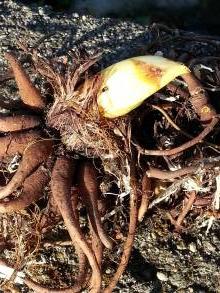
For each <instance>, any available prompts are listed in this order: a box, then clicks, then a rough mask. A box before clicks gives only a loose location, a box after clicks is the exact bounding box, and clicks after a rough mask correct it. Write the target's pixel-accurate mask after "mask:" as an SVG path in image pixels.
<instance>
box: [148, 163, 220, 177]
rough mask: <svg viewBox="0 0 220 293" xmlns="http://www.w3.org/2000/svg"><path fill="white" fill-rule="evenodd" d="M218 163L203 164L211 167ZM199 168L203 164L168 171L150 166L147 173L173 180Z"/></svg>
mask: <svg viewBox="0 0 220 293" xmlns="http://www.w3.org/2000/svg"><path fill="white" fill-rule="evenodd" d="M217 164H218V162H213V163H207V164H204V166H202V169H209V168H212V167H214V166H216V165H217ZM199 168H201V166H199V165H198V164H197V165H193V166H189V167H184V168H181V169H179V170H176V171H168V170H166V171H165V170H160V169H157V168H153V167H150V168H149V170H147V171H146V173H147V175H148V177H151V178H157V179H161V180H172V179H174V178H177V177H181V176H184V175H189V174H192V173H195V172H196V171H197V170H198V169H199Z"/></svg>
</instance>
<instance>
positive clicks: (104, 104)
mask: <svg viewBox="0 0 220 293" xmlns="http://www.w3.org/2000/svg"><path fill="white" fill-rule="evenodd" d="M189 72H190V70H189V69H188V68H187V67H186V66H185V65H183V64H181V63H178V62H174V61H171V60H169V59H166V58H163V57H160V56H151V55H148V56H140V57H134V58H130V59H126V60H123V61H120V62H118V63H116V64H113V65H111V66H110V67H108V68H106V69H104V70H103V71H102V72H101V74H102V78H103V82H102V85H101V88H100V91H99V93H98V97H97V102H98V106H99V110H100V113H101V114H102V115H103V116H104V117H106V118H116V117H119V116H122V115H125V114H127V113H129V112H130V111H132V110H133V109H135V108H137V107H138V106H139V105H140V104H141V103H142V102H143V101H144V100H145V99H147V98H148V97H150V96H151V95H152V94H154V93H155V92H157V91H158V90H160V89H161V88H162V87H164V86H165V85H167V84H168V83H169V82H170V81H172V80H173V79H175V78H176V77H177V76H180V75H182V74H186V73H189Z"/></svg>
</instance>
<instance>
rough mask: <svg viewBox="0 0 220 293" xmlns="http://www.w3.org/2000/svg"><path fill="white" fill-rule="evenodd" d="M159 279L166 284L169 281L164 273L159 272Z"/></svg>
mask: <svg viewBox="0 0 220 293" xmlns="http://www.w3.org/2000/svg"><path fill="white" fill-rule="evenodd" d="M157 279H158V280H160V281H162V282H166V281H167V280H168V277H167V275H165V274H164V273H162V272H157Z"/></svg>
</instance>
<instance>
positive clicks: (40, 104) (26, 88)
mask: <svg viewBox="0 0 220 293" xmlns="http://www.w3.org/2000/svg"><path fill="white" fill-rule="evenodd" d="M5 58H6V59H7V60H8V62H9V63H10V65H11V67H12V70H13V73H14V77H15V80H16V83H17V86H18V88H19V92H20V96H21V99H22V101H23V102H24V104H25V105H27V106H29V107H30V108H32V109H33V110H42V109H43V108H44V107H45V102H44V100H43V98H42V97H41V94H40V91H39V90H38V89H37V88H36V87H35V86H34V85H33V84H32V82H31V80H30V78H29V76H28V75H27V74H26V72H25V71H24V69H23V68H22V66H21V64H20V63H19V61H18V60H17V59H16V57H15V56H14V55H13V54H12V53H6V54H5Z"/></svg>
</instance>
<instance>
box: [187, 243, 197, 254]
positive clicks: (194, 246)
mask: <svg viewBox="0 0 220 293" xmlns="http://www.w3.org/2000/svg"><path fill="white" fill-rule="evenodd" d="M189 250H190V251H191V252H193V253H194V252H196V244H195V243H194V242H191V243H190V244H189Z"/></svg>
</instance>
